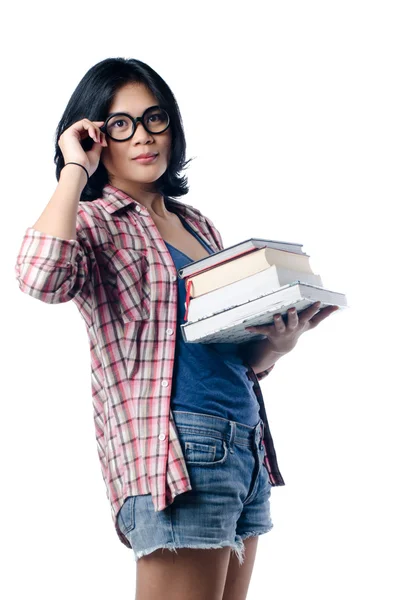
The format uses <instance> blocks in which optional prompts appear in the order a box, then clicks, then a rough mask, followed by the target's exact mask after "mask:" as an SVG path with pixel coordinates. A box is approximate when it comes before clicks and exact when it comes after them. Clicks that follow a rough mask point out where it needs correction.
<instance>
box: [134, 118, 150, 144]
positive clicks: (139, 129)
mask: <svg viewBox="0 0 397 600" xmlns="http://www.w3.org/2000/svg"><path fill="white" fill-rule="evenodd" d="M131 139H132V140H133V141H134V142H138V141H140V142H141V143H143V144H144V143H145V141H147V140H153V136H152V134H151V133H149V132H148V131H146V129H145V128H144V126H143V125H142V123H141V121H138V123H137V124H136V127H135V131H134V135H133V136H132V138H131Z"/></svg>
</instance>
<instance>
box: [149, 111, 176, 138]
mask: <svg viewBox="0 0 397 600" xmlns="http://www.w3.org/2000/svg"><path fill="white" fill-rule="evenodd" d="M169 122H170V120H169V117H168V114H167V113H166V111H165V110H164V109H163V108H151V109H150V110H148V111H147V113H145V126H146V127H147V128H148V129H149V131H151V132H152V133H161V132H162V131H164V130H165V129H167V127H168V124H169Z"/></svg>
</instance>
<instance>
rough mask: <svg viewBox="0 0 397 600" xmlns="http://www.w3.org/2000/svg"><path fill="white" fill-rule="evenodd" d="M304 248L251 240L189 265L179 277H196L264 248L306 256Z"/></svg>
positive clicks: (183, 268) (288, 243)
mask: <svg viewBox="0 0 397 600" xmlns="http://www.w3.org/2000/svg"><path fill="white" fill-rule="evenodd" d="M302 246H303V244H297V243H290V242H281V241H277V240H265V239H263V238H250V239H248V240H244V241H243V242H239V243H238V244H234V245H233V246H229V247H228V248H224V249H223V250H219V251H218V252H214V253H213V254H211V255H210V256H206V257H204V258H200V260H195V261H192V262H191V263H188V264H187V265H185V266H184V267H182V269H179V270H178V276H179V277H180V278H181V279H184V278H185V277H189V276H193V275H196V274H197V273H199V272H201V271H205V270H206V269H209V268H212V267H214V266H216V265H218V264H221V263H223V262H227V261H228V260H233V259H235V258H237V257H239V256H242V255H244V254H247V253H250V252H253V251H255V250H258V249H259V248H264V247H268V248H274V249H275V250H285V251H287V252H294V253H295V254H303V255H304V256H306V254H305V252H303V250H302Z"/></svg>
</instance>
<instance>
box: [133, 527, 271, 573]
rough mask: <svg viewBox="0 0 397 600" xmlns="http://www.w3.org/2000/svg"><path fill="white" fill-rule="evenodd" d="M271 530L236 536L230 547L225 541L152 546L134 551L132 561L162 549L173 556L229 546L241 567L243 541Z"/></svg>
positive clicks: (243, 548) (243, 557) (243, 549)
mask: <svg viewBox="0 0 397 600" xmlns="http://www.w3.org/2000/svg"><path fill="white" fill-rule="evenodd" d="M271 529H273V525H272V526H271V527H270V528H269V529H266V531H250V532H249V533H246V534H244V535H242V536H236V539H237V541H236V544H234V545H231V544H230V542H229V541H228V540H227V541H225V542H219V544H183V545H181V546H175V544H165V545H158V546H153V547H152V548H146V549H145V550H140V551H139V552H135V551H134V559H135V562H138V560H139V559H140V558H142V556H147V555H148V554H151V553H152V552H154V551H155V550H159V549H160V548H162V549H163V550H171V551H172V552H175V554H178V552H177V548H178V549H181V548H193V549H199V550H200V549H212V548H214V549H216V548H225V547H226V546H230V549H231V551H232V552H233V553H234V554H235V555H236V556H237V558H238V562H239V565H240V566H241V565H242V564H243V562H244V559H245V555H244V551H245V546H244V543H243V540H245V539H247V538H249V537H253V536H259V535H263V534H265V533H268V532H269V531H270V530H271Z"/></svg>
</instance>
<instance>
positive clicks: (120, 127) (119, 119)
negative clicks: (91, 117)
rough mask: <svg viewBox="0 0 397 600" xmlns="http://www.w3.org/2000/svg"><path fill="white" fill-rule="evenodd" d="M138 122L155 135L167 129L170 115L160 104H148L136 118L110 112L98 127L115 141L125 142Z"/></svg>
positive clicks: (122, 113) (130, 136)
mask: <svg viewBox="0 0 397 600" xmlns="http://www.w3.org/2000/svg"><path fill="white" fill-rule="evenodd" d="M139 122H140V123H142V125H143V127H144V128H145V129H146V131H147V132H148V133H153V134H154V135H157V134H159V133H164V131H166V130H167V129H168V127H169V126H170V117H169V115H168V113H167V111H166V110H165V109H164V108H161V106H157V105H156V106H150V107H149V108H147V109H146V110H145V112H144V113H143V115H142V116H141V117H136V118H134V117H132V116H131V115H129V114H128V113H124V112H116V113H111V114H110V115H109V116H108V118H107V119H106V121H105V123H104V124H103V125H102V127H100V128H99V129H100V130H101V131H102V133H105V134H106V135H108V136H109V137H110V138H111V139H112V140H114V141H115V142H125V141H126V140H129V139H131V138H132V136H133V135H134V133H135V131H136V128H137V125H138V123H139Z"/></svg>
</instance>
